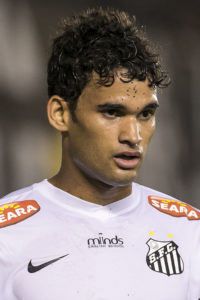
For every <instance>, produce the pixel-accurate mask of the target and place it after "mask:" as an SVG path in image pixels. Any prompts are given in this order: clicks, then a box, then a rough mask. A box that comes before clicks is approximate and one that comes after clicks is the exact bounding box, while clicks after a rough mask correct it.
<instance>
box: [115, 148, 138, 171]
mask: <svg viewBox="0 0 200 300" xmlns="http://www.w3.org/2000/svg"><path fill="white" fill-rule="evenodd" d="M140 159H141V153H140V152H139V151H125V152H121V153H119V154H117V155H115V156H114V157H113V160H114V162H115V163H116V165H117V166H118V167H119V168H122V169H134V168H135V167H136V166H137V165H138V163H139V161H140Z"/></svg>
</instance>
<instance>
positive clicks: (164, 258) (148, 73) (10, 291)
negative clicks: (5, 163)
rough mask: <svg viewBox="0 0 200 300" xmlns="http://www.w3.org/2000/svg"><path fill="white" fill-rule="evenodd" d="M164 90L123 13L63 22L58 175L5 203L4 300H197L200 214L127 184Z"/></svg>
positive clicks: (56, 50) (56, 100) (55, 81)
mask: <svg viewBox="0 0 200 300" xmlns="http://www.w3.org/2000/svg"><path fill="white" fill-rule="evenodd" d="M166 80H167V78H166V75H165V74H164V73H163V72H162V70H161V66H160V64H159V61H158V56H157V55H156V54H155V53H154V51H153V50H152V49H151V48H150V47H149V43H148V41H147V40H146V39H145V38H144V37H143V34H142V33H141V32H140V31H139V30H138V29H137V27H136V25H135V20H134V19H132V18H130V17H129V16H128V15H127V14H125V13H124V12H118V11H114V10H109V9H108V10H102V9H98V10H88V11H87V12H85V13H83V14H82V15H80V16H76V17H71V18H68V19H66V24H65V28H64V32H63V34H62V35H61V36H59V37H58V38H57V39H55V41H54V45H53V52H52V55H51V58H50V60H49V65H48V85H49V97H50V99H49V102H48V108H47V112H48V118H49V122H50V123H51V125H52V126H53V127H55V128H56V129H57V130H58V131H60V132H61V133H62V164H61V168H60V171H59V173H58V174H57V175H55V176H54V177H53V178H51V179H49V180H44V181H42V182H40V183H36V184H34V185H32V186H31V187H27V188H25V189H22V190H19V191H16V192H14V193H12V194H10V195H8V196H6V197H4V198H3V199H2V200H1V206H0V227H1V229H0V291H1V292H0V293H1V297H0V298H1V299H2V300H17V299H18V300H22V299H28V300H41V299H42V300H55V299H58V300H60V299H66V300H88V299H92V300H111V299H115V300H125V299H132V300H146V299H153V300H169V299H171V300H198V299H199V298H200V272H199V270H200V227H199V226H200V225H199V224H200V223H199V219H200V213H199V211H197V210H196V209H194V208H193V207H191V206H190V205H188V204H185V203H182V202H180V201H178V200H175V199H173V198H172V197H170V196H168V195H165V194H162V193H160V192H157V191H155V190H152V189H149V188H147V187H144V186H141V185H138V184H136V183H133V181H134V179H135V177H136V175H137V172H138V169H139V167H140V165H141V163H142V161H143V158H144V155H145V152H146V150H147V146H148V144H149V141H150V139H151V137H152V135H153V133H154V130H155V114H156V109H157V107H158V99H157V93H156V89H157V87H162V86H166V85H167V82H166Z"/></svg>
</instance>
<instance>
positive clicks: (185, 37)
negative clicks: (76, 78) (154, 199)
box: [0, 0, 200, 208]
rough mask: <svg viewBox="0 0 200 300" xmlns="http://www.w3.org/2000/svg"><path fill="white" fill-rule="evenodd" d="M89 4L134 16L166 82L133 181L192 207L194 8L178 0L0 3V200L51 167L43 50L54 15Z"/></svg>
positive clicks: (198, 23)
mask: <svg viewBox="0 0 200 300" xmlns="http://www.w3.org/2000/svg"><path fill="white" fill-rule="evenodd" d="M96 6H102V7H107V6H110V7H114V8H118V9H122V10H126V11H128V12H129V13H130V14H134V15H136V17H137V21H138V24H139V25H144V26H145V28H146V31H147V34H148V36H149V37H150V38H151V39H152V40H153V42H154V44H155V45H156V46H157V47H158V48H159V51H160V52H161V54H162V57H163V63H164V65H165V67H166V69H167V70H168V71H169V73H170V75H171V79H172V84H171V86H170V87H169V88H167V89H164V90H162V91H161V93H160V92H159V99H160V109H159V114H158V122H157V132H156V134H155V136H154V138H153V140H152V142H151V145H150V148H149V152H148V154H147V157H146V160H145V163H144V165H143V167H142V169H141V172H140V175H139V177H138V181H139V182H140V183H142V184H145V185H147V186H150V187H152V188H155V189H157V190H160V191H162V192H165V193H168V194H171V195H172V196H174V197H177V198H179V199H181V200H183V201H185V202H188V203H191V204H193V205H195V206H196V207H199V208H200V201H199V191H200V189H199V185H200V180H199V179H200V176H199V175H200V163H199V153H200V142H199V132H200V100H199V92H200V71H199V69H200V68H199V67H200V9H199V6H200V5H199V4H198V1H184V0H183V1H172V0H168V1H160V0H138V1H133V0H123V1H122V0H113V1H95V0H86V1H80V0H79V1H78V0H74V1H66V0H65V1H64V0H57V1H47V0H45V1H44V0H43V1H41V0H40V1H39V0H34V1H33V0H21V1H20V0H18V1H15V0H0V97H1V102H0V103H1V104H0V107H1V108H0V196H2V195H4V194H6V193H8V192H11V191H12V190H15V189H17V188H21V187H24V186H26V185H29V184H31V183H33V182H35V181H40V180H42V179H43V178H45V177H49V176H51V175H53V174H54V173H55V172H56V171H57V170H58V168H59V164H60V154H61V151H60V136H59V134H57V133H56V132H55V131H54V130H53V129H52V128H51V127H50V126H49V125H48V121H47V118H46V113H45V110H46V103H47V100H48V97H47V91H46V90H47V85H46V64H47V60H48V55H49V51H50V50H49V48H50V45H51V40H52V38H53V37H54V36H55V35H56V30H57V29H58V27H59V24H60V20H61V19H62V18H64V17H65V16H67V15H71V14H74V13H76V12H78V11H80V10H82V9H86V8H88V7H96Z"/></svg>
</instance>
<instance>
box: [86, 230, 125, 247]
mask: <svg viewBox="0 0 200 300" xmlns="http://www.w3.org/2000/svg"><path fill="white" fill-rule="evenodd" d="M87 244H88V248H105V247H124V242H123V239H122V238H119V237H118V236H117V235H116V236H115V237H112V238H108V237H104V236H103V233H99V236H98V237H95V238H89V239H88V240H87Z"/></svg>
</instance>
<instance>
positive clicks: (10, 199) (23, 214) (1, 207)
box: [0, 183, 41, 228]
mask: <svg viewBox="0 0 200 300" xmlns="http://www.w3.org/2000/svg"><path fill="white" fill-rule="evenodd" d="M40 184H41V183H36V184H33V185H31V186H28V187H25V188H23V189H19V190H17V191H14V192H12V193H10V194H8V195H6V196H4V197H3V198H1V199H0V228H3V227H7V226H9V225H13V224H16V223H19V222H21V221H22V220H24V219H27V218H29V217H30V216H32V215H34V214H35V213H37V212H38V211H39V210H40V205H39V203H38V201H36V198H38V197H37V196H36V195H37V194H38V192H37V190H38V186H39V185H40Z"/></svg>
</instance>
